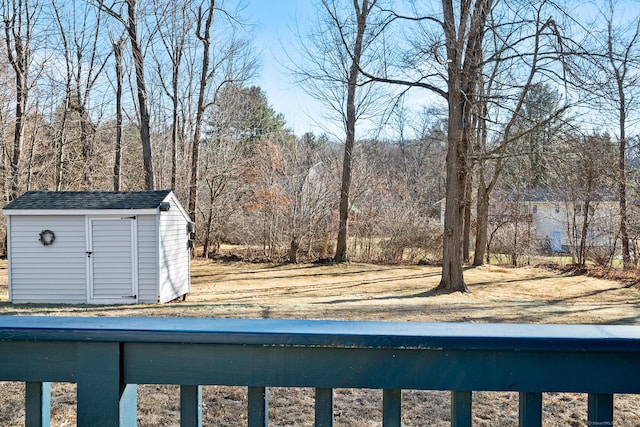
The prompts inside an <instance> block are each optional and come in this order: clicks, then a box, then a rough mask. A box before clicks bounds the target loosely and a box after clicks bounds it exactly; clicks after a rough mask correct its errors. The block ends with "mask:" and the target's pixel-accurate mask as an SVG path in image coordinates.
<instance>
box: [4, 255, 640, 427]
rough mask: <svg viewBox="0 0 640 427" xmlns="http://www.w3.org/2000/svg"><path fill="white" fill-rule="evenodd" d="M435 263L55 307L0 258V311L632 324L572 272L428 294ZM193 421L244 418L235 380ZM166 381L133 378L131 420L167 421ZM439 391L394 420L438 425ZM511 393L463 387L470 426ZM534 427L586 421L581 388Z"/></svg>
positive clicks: (287, 269) (502, 407) (256, 276)
mask: <svg viewBox="0 0 640 427" xmlns="http://www.w3.org/2000/svg"><path fill="white" fill-rule="evenodd" d="M439 272H440V270H439V268H436V267H429V266H379V265H366V264H355V263H354V264H348V265H328V266H316V265H310V264H301V265H270V264H245V263H227V264H225V263H216V262H211V261H208V260H197V261H195V262H194V263H193V267H192V276H193V286H192V293H191V294H190V295H189V296H188V298H187V300H186V301H184V302H182V301H176V302H173V303H169V304H163V305H136V306H107V307H99V306H85V305H83V306H64V305H13V304H9V303H7V302H6V263H0V315H18V314H19V315H52V316H59V315H73V316H76V315H77V316H160V317H166V316H185V317H245V318H247V317H251V318H267V317H271V318H295V319H358V320H394V321H445V322H449V321H464V322H518V323H602V324H605V323H606V324H638V323H640V291H638V290H637V289H635V288H632V287H629V285H628V284H625V283H621V282H618V281H612V280H602V279H598V278H592V277H587V276H582V275H575V274H573V273H572V272H565V273H562V272H555V271H551V270H546V269H537V268H519V269H510V268H502V267H492V266H487V267H481V268H476V269H469V270H467V271H466V273H465V277H466V281H467V284H468V286H469V288H470V290H471V293H469V294H449V295H438V294H435V293H433V292H431V290H432V289H433V288H434V287H435V286H436V285H437V284H438V281H439V279H440V277H439ZM74 390H75V386H74V385H73V384H54V385H53V386H52V394H53V397H52V411H53V413H52V425H54V426H65V425H74V424H75V406H74V405H75V401H74V396H75V393H74ZM203 396H204V397H203V404H204V424H205V425H216V426H218V425H219V426H227V425H228V426H235V425H246V410H247V408H246V405H247V402H246V399H247V397H246V390H244V389H242V388H238V387H204V393H203ZM23 400H24V397H23V386H22V385H21V384H17V383H4V384H2V385H1V386H0V425H3V426H4V425H23V424H24V411H23V409H22V406H23ZM381 402H382V392H381V391H379V390H342V389H341V390H336V397H335V407H336V423H335V424H336V426H374V425H375V426H377V425H381V421H380V420H381ZM313 403H314V402H313V391H312V390H308V389H280V388H274V389H270V399H269V404H270V409H269V415H270V423H271V425H274V426H298V425H313ZM178 406H179V401H178V390H177V386H163V385H142V386H140V387H139V404H138V414H139V425H140V426H157V425H171V426H173V425H179V419H178V412H177V411H178ZM615 406H616V412H615V415H616V426H625V427H626V426H640V402H638V397H637V396H616V398H615ZM449 408H450V394H449V393H448V392H435V391H404V392H403V425H406V426H445V425H449V423H450V415H449ZM517 408H518V403H517V394H513V393H493V392H477V393H474V402H473V411H474V412H473V413H474V426H513V425H517V419H518V412H517ZM543 425H545V426H549V427H550V426H558V425H563V426H565V425H566V426H572V425H575V426H583V425H586V396H584V395H581V394H558V393H547V394H545V395H544V422H543Z"/></svg>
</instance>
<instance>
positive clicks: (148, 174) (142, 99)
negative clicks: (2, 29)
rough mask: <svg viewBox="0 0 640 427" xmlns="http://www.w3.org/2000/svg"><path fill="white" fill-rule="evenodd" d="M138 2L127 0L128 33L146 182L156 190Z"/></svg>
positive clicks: (147, 186) (149, 187) (149, 188)
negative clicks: (138, 26) (134, 71)
mask: <svg viewBox="0 0 640 427" xmlns="http://www.w3.org/2000/svg"><path fill="white" fill-rule="evenodd" d="M136 2H137V0H127V11H128V15H129V24H128V25H127V32H128V33H129V41H130V42H131V52H132V54H133V63H134V65H135V70H136V88H137V93H138V108H139V111H140V141H141V142H142V161H143V167H144V182H145V187H146V189H147V190H153V189H154V183H153V159H152V155H151V134H150V131H149V125H150V124H149V122H150V117H149V107H148V102H147V86H146V83H145V78H144V56H143V55H142V50H141V49H140V43H139V42H138V28H137V16H136V13H137V12H136Z"/></svg>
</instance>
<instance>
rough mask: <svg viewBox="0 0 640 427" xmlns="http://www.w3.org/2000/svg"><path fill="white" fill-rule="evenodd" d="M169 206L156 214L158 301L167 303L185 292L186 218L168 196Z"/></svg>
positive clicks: (187, 248)
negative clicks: (157, 229)
mask: <svg viewBox="0 0 640 427" xmlns="http://www.w3.org/2000/svg"><path fill="white" fill-rule="evenodd" d="M167 201H169V202H170V203H171V209H169V211H167V212H161V213H160V235H161V236H162V239H161V240H160V295H161V298H160V302H167V301H171V300H172V299H175V298H177V297H179V296H181V295H184V294H186V293H188V292H189V286H190V277H189V275H190V271H189V262H190V259H189V234H188V229H187V227H188V221H187V220H186V218H185V217H184V215H183V213H182V212H181V211H180V210H179V209H178V207H177V205H176V203H177V202H176V201H175V200H174V199H173V198H171V197H169V198H167Z"/></svg>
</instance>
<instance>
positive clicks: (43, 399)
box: [24, 382, 51, 427]
mask: <svg viewBox="0 0 640 427" xmlns="http://www.w3.org/2000/svg"><path fill="white" fill-rule="evenodd" d="M50 423H51V383H41V382H27V383H26V384H25V421H24V424H25V426H26V427H44V426H46V427H48V426H49V424H50Z"/></svg>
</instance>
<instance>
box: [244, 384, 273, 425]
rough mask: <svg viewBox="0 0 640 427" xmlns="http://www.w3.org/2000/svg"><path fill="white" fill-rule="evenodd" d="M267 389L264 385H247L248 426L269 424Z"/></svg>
mask: <svg viewBox="0 0 640 427" xmlns="http://www.w3.org/2000/svg"><path fill="white" fill-rule="evenodd" d="M268 393H269V391H268V390H267V388H266V387H249V404H248V406H249V414H248V417H249V427H267V426H268V425H269V394H268Z"/></svg>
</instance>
